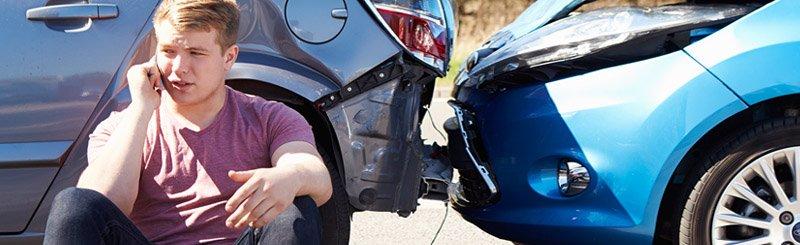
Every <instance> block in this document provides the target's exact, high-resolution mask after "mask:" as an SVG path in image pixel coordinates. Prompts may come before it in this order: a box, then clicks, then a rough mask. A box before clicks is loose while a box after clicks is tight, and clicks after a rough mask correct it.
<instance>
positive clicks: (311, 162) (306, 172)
mask: <svg viewBox="0 0 800 245" xmlns="http://www.w3.org/2000/svg"><path fill="white" fill-rule="evenodd" d="M292 157H296V158H298V159H297V162H295V163H294V164H291V165H290V164H286V165H285V166H284V167H286V166H290V167H291V168H293V169H294V170H295V171H296V173H297V176H298V177H299V179H300V180H301V181H300V188H299V189H298V191H297V196H306V195H307V196H310V197H311V199H314V202H315V203H317V206H321V205H322V204H325V202H327V201H328V199H330V198H331V194H332V192H333V191H332V188H331V177H330V175H328V169H327V168H325V164H324V163H322V161H321V160H320V159H319V158H318V157H317V156H313V155H310V154H305V153H301V154H295V156H292Z"/></svg>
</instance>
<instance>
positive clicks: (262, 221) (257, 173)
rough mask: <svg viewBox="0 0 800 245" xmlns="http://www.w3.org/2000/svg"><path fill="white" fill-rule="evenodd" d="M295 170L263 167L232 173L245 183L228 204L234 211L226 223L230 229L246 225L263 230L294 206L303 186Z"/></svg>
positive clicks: (237, 179)
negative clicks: (290, 206)
mask: <svg viewBox="0 0 800 245" xmlns="http://www.w3.org/2000/svg"><path fill="white" fill-rule="evenodd" d="M299 175H300V174H299V173H298V172H297V171H294V170H293V169H291V168H285V169H284V168H277V167H275V168H259V169H254V170H248V171H240V172H237V171H229V172H228V176H229V177H230V178H231V179H233V180H234V181H236V182H240V183H244V185H242V186H241V187H239V189H238V190H236V193H234V194H233V196H231V198H230V199H229V200H228V202H227V203H226V204H225V211H228V212H233V213H232V214H231V216H230V217H228V219H227V220H226V221H225V225H226V226H228V227H230V228H237V229H238V228H240V227H243V226H244V225H250V226H252V227H262V226H265V225H266V224H268V223H269V222H271V221H272V220H273V219H275V217H277V216H278V214H280V213H282V212H283V211H284V210H286V208H287V207H289V205H291V204H292V202H293V201H294V198H295V196H296V194H297V192H298V190H299V189H300V186H301V183H300V182H301V181H302V179H301V177H300V176H299Z"/></svg>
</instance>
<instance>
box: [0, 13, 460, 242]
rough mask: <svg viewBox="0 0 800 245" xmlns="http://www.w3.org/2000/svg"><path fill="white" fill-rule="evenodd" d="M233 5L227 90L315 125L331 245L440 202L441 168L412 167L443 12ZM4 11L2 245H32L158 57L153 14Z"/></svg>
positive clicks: (429, 163) (431, 163)
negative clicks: (273, 103)
mask: <svg viewBox="0 0 800 245" xmlns="http://www.w3.org/2000/svg"><path fill="white" fill-rule="evenodd" d="M237 2H238V4H239V6H240V9H241V20H240V29H239V39H238V42H239V46H240V48H241V52H240V55H239V58H238V60H237V62H236V64H235V65H234V66H233V69H232V70H231V72H230V73H229V76H228V79H227V84H228V85H229V86H231V87H233V88H235V89H237V90H240V91H244V92H247V93H250V94H254V95H258V96H262V97H264V98H267V99H270V100H277V101H282V102H284V103H286V104H287V105H289V106H291V107H293V108H294V109H296V110H298V111H299V112H301V114H303V115H304V116H305V117H306V119H307V120H308V121H309V123H311V125H312V126H313V128H314V135H315V137H316V141H317V148H318V149H319V150H320V151H321V153H322V155H323V157H324V158H325V161H326V164H327V165H328V168H329V170H330V173H331V176H332V180H333V182H334V183H333V186H334V195H333V197H332V199H331V200H330V201H329V202H328V203H327V204H325V205H324V206H323V207H322V208H321V212H322V215H323V223H324V227H323V232H324V239H325V240H326V241H327V242H328V243H347V241H348V239H349V229H350V218H351V216H352V213H353V212H354V211H359V210H370V211H388V212H396V213H398V214H400V215H408V214H410V213H411V212H412V211H414V210H415V208H416V206H417V199H418V198H419V197H420V196H423V194H424V195H428V196H430V197H434V198H444V197H445V196H446V195H445V192H446V190H443V189H442V185H441V184H442V182H441V180H442V178H441V176H442V175H440V174H442V173H439V172H437V171H430V169H449V168H446V167H445V168H442V166H440V165H441V164H444V163H442V162H440V161H437V160H434V159H429V158H427V157H424V156H423V155H426V154H421V153H422V152H429V151H431V150H432V149H431V148H430V147H426V146H424V145H423V143H422V141H421V139H420V133H419V132H420V129H419V123H420V122H421V119H422V118H421V115H423V113H424V112H425V109H424V108H425V105H427V104H429V103H430V101H431V97H432V94H433V92H432V91H433V85H434V82H435V79H436V77H440V76H443V75H444V74H445V73H446V71H447V70H448V67H447V64H448V62H449V59H450V53H451V50H452V47H453V39H454V37H455V22H454V19H455V16H454V11H453V5H452V4H451V2H450V0H393V1H392V0H326V1H314V0H283V1H281V0H238V1H237ZM0 3H2V6H3V8H0V49H1V50H2V51H0V54H2V57H3V60H2V63H0V197H2V198H3V201H0V243H3V244H5V243H26V244H27V243H40V242H41V239H42V236H43V232H44V228H45V223H46V219H47V216H48V211H49V210H50V204H51V201H52V199H53V196H54V195H55V194H56V193H58V192H59V191H60V190H62V189H64V188H67V187H71V186H74V185H75V184H76V182H77V179H78V176H79V174H80V173H81V172H82V171H83V169H84V167H85V166H86V164H87V160H86V147H87V140H88V135H89V133H90V132H92V131H93V130H94V128H95V126H96V125H97V124H98V123H99V122H101V121H102V120H104V119H105V118H106V117H107V116H108V115H109V113H110V112H111V111H118V110H121V109H123V108H125V107H126V106H127V105H128V104H129V103H130V100H131V99H130V95H129V92H128V90H127V89H126V87H127V82H126V80H125V75H124V74H125V72H126V71H127V70H128V68H129V67H130V66H131V65H133V64H138V63H142V62H144V61H146V60H148V59H149V58H150V57H151V56H152V54H153V53H154V48H155V47H154V45H155V36H154V34H153V26H152V24H151V23H152V14H153V12H154V9H155V8H156V6H157V5H158V4H159V1H157V0H140V1H122V0H97V1H81V0H49V1H44V0H33V1H2V2H0ZM426 169H428V170H429V171H424V170H426ZM423 173H425V174H423ZM445 174H446V173H445ZM445 183H446V182H445ZM445 189H446V188H445Z"/></svg>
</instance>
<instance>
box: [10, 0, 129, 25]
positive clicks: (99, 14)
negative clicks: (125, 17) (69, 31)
mask: <svg viewBox="0 0 800 245" xmlns="http://www.w3.org/2000/svg"><path fill="white" fill-rule="evenodd" d="M118 15H119V9H117V5H115V4H106V3H76V4H61V5H52V6H44V7H38V8H32V9H28V11H26V12H25V17H26V18H28V20H35V21H42V20H70V19H85V18H90V19H110V18H116V17H117V16H118Z"/></svg>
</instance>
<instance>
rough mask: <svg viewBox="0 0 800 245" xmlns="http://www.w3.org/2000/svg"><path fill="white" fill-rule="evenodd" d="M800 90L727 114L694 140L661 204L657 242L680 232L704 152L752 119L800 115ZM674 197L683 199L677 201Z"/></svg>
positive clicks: (733, 133) (670, 182)
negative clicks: (681, 219) (680, 225)
mask: <svg viewBox="0 0 800 245" xmlns="http://www.w3.org/2000/svg"><path fill="white" fill-rule="evenodd" d="M798 109H800V93H796V94H788V95H784V96H781V97H775V98H771V99H768V100H763V101H761V102H759V103H757V104H753V105H751V106H749V107H747V108H746V109H744V110H742V111H739V112H737V113H736V114H734V115H732V116H730V117H728V118H726V119H725V120H723V121H721V122H720V123H718V124H717V125H715V126H714V127H713V128H712V129H711V130H709V131H708V132H706V133H705V134H703V135H702V136H701V137H700V138H699V140H697V142H695V143H694V144H693V145H692V146H691V147H690V148H689V150H688V151H687V152H686V154H685V155H684V156H683V158H682V159H681V161H680V162H679V163H678V165H677V166H676V168H675V169H674V171H672V175H671V177H670V178H669V182H668V183H667V185H666V188H665V190H664V192H663V195H662V198H661V201H660V204H659V206H658V215H657V222H656V229H655V234H654V236H653V238H654V242H656V243H666V242H670V243H671V242H672V238H674V237H675V235H676V234H677V228H678V226H679V222H680V215H681V211H682V210H683V207H684V205H685V200H686V199H687V197H688V195H689V194H690V193H691V190H692V188H693V187H694V186H693V183H695V182H696V180H697V179H699V177H700V176H702V172H701V171H702V168H703V167H704V166H702V165H703V164H702V161H699V160H700V159H701V157H702V155H703V154H704V153H706V152H708V151H709V150H710V148H711V147H713V146H714V145H715V143H718V142H719V141H720V140H725V139H727V138H729V137H731V136H732V135H736V134H737V133H739V132H742V131H744V130H747V129H748V126H749V125H752V124H753V123H756V122H759V121H764V120H769V119H774V118H779V117H787V116H800V110H798ZM674 200H680V203H679V204H680V205H676V203H674Z"/></svg>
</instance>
